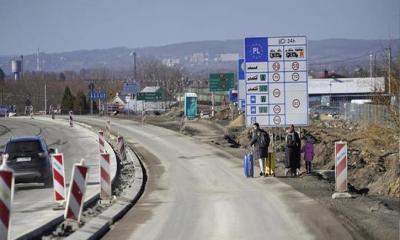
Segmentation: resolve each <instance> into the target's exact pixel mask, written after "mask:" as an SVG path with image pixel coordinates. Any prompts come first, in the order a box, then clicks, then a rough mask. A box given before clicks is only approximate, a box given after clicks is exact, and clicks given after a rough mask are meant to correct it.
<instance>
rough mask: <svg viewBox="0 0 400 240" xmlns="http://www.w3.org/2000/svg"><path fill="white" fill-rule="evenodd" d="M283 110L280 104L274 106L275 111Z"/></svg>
mask: <svg viewBox="0 0 400 240" xmlns="http://www.w3.org/2000/svg"><path fill="white" fill-rule="evenodd" d="M280 112H281V107H280V106H279V105H275V106H274V113H280Z"/></svg>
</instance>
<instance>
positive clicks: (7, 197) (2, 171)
mask: <svg viewBox="0 0 400 240" xmlns="http://www.w3.org/2000/svg"><path fill="white" fill-rule="evenodd" d="M2 159H3V164H2V165H1V166H0V240H8V239H9V236H10V218H11V204H12V201H13V196H14V173H13V171H12V170H10V169H7V167H6V165H5V162H6V161H7V159H8V155H7V154H4V155H2Z"/></svg>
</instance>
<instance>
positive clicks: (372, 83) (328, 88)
mask: <svg viewBox="0 0 400 240" xmlns="http://www.w3.org/2000/svg"><path fill="white" fill-rule="evenodd" d="M383 93H385V78H384V77H376V78H309V79H308V95H309V102H310V106H313V105H327V106H332V105H340V104H342V103H345V102H351V100H353V99H371V98H372V97H374V96H376V95H378V94H383Z"/></svg>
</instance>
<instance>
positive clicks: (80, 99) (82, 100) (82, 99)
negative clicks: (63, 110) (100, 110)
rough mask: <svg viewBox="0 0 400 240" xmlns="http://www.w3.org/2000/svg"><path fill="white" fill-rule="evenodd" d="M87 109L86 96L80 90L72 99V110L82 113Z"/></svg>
mask: <svg viewBox="0 0 400 240" xmlns="http://www.w3.org/2000/svg"><path fill="white" fill-rule="evenodd" d="M87 109H88V107H87V102H86V96H85V94H84V93H83V92H82V91H79V92H78V93H77V94H76V98H75V101H74V112H76V113H80V114H82V113H83V112H85V111H86V110H87Z"/></svg>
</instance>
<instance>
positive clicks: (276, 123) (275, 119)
mask: <svg viewBox="0 0 400 240" xmlns="http://www.w3.org/2000/svg"><path fill="white" fill-rule="evenodd" d="M273 121H274V123H275V125H279V124H280V123H281V117H279V116H275V117H274V119H273Z"/></svg>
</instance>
